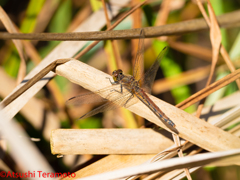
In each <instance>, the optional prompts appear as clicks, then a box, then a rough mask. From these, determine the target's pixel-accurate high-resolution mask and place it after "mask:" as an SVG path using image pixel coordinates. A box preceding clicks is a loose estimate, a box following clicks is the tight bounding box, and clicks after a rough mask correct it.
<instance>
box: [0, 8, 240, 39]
mask: <svg viewBox="0 0 240 180" xmlns="http://www.w3.org/2000/svg"><path fill="white" fill-rule="evenodd" d="M217 20H218V22H219V25H220V27H222V28H230V27H239V26H240V10H238V11H234V12H231V13H226V14H224V15H220V16H218V17H217ZM208 28H209V27H208V25H207V24H206V21H205V20H204V19H202V18H200V19H194V20H188V21H183V22H179V23H174V24H168V25H164V26H159V27H147V28H144V32H145V34H146V38H153V37H159V36H163V35H166V36H170V35H182V34H186V33H190V32H196V31H201V30H207V29H208ZM139 32H140V30H139V29H137V30H135V29H127V30H116V31H110V32H106V31H101V32H99V31H97V32H96V31H95V32H75V33H30V34H27V33H26V34H21V33H4V32H3V33H0V39H26V40H42V41H94V40H96V41H97V40H111V39H137V38H139Z"/></svg>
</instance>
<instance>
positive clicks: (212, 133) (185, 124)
mask: <svg viewBox="0 0 240 180" xmlns="http://www.w3.org/2000/svg"><path fill="white" fill-rule="evenodd" d="M236 72H238V71H236ZM239 72H240V70H239ZM56 73H57V74H59V75H61V76H64V77H66V78H67V79H69V80H70V81H72V82H73V83H76V84H79V85H81V86H82V87H84V88H86V89H89V90H91V91H96V90H99V89H102V88H104V87H107V86H109V81H108V79H106V77H110V76H109V75H107V74H105V73H103V72H101V71H99V70H96V69H94V68H92V67H90V66H88V65H86V64H83V63H81V62H79V61H69V62H67V63H65V64H63V65H60V66H58V67H57V68H56ZM149 96H150V95H149ZM150 98H151V99H152V100H153V101H154V102H155V103H156V105H157V106H158V107H159V108H161V109H162V111H163V112H165V114H166V115H167V116H168V117H169V118H170V119H171V120H172V121H173V122H174V123H175V124H176V128H177V129H178V130H179V132H180V137H182V138H184V139H187V140H189V141H190V142H192V143H194V144H196V145H198V146H200V147H202V148H204V149H207V150H210V151H219V150H226V149H235V148H238V147H240V142H239V140H238V138H237V137H235V136H233V135H230V134H229V133H226V132H224V131H222V130H220V129H218V128H216V127H214V126H213V125H210V124H209V123H207V122H205V121H200V120H199V119H198V118H196V117H194V116H192V115H190V114H188V113H186V112H184V111H182V110H180V109H178V108H176V107H174V106H172V105H169V104H167V103H165V102H163V101H161V100H159V99H157V98H155V97H153V96H150ZM128 109H129V110H130V111H132V112H134V113H136V114H138V115H140V116H142V117H144V118H146V119H148V120H149V121H151V122H153V123H155V124H157V125H158V126H161V127H163V128H165V129H167V127H166V126H165V125H164V124H163V123H162V122H161V121H159V119H158V118H157V117H156V116H155V115H154V114H152V112H151V111H150V110H149V109H148V108H146V107H145V105H144V104H142V103H141V102H139V103H136V104H134V105H132V106H131V107H129V108H128ZM143 109H144V111H143Z"/></svg>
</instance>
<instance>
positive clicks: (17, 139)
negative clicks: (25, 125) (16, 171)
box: [0, 109, 53, 175]
mask: <svg viewBox="0 0 240 180" xmlns="http://www.w3.org/2000/svg"><path fill="white" fill-rule="evenodd" d="M0 119H1V121H0V126H1V135H2V137H4V139H6V140H7V142H8V143H9V144H8V145H9V146H10V149H9V151H10V152H9V153H10V154H11V156H12V157H13V158H14V160H15V162H16V164H17V165H18V166H19V168H21V169H20V170H21V171H22V172H28V171H31V172H33V171H36V170H39V169H41V170H42V171H45V172H53V169H52V168H51V166H50V165H49V164H48V163H47V162H46V159H45V158H44V157H43V156H42V154H41V153H40V152H39V151H38V149H37V148H36V146H35V144H33V143H32V142H30V141H29V137H28V135H27V134H26V133H25V131H24V130H23V129H22V127H21V126H19V125H18V124H17V123H16V122H15V121H9V118H8V117H7V116H6V115H5V114H4V112H3V111H2V109H0ZM19 147H21V148H19ZM16 149H17V151H16ZM2 172H4V171H2ZM5 175H6V174H5Z"/></svg>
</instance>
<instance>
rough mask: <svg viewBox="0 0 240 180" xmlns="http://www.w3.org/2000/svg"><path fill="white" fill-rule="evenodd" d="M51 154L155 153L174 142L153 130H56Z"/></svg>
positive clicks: (52, 140) (52, 137) (52, 136)
mask: <svg viewBox="0 0 240 180" xmlns="http://www.w3.org/2000/svg"><path fill="white" fill-rule="evenodd" d="M50 143H51V152H52V154H62V155H67V154H156V153H158V152H159V151H163V150H164V149H166V148H167V147H169V146H171V145H173V142H172V141H171V140H170V139H168V138H166V137H165V136H163V135H161V134H160V133H157V132H155V131H153V130H152V129H57V130H53V131H52V135H51V139H50Z"/></svg>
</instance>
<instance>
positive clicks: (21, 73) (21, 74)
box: [0, 7, 26, 84]
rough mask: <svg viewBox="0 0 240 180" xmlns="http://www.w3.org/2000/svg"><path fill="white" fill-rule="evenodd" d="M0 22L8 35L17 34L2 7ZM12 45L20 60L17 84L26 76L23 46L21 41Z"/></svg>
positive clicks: (0, 8) (14, 41)
mask: <svg viewBox="0 0 240 180" xmlns="http://www.w3.org/2000/svg"><path fill="white" fill-rule="evenodd" d="M0 21H1V22H2V23H3V25H4V26H5V27H6V29H7V31H8V32H10V33H17V32H18V30H17V29H16V27H15V25H14V24H13V23H12V21H11V19H10V18H9V17H8V15H7V14H6V12H5V11H4V10H3V8H2V7H0ZM13 43H14V45H15V46H16V49H17V51H18V53H19V56H20V60H21V62H20V67H19V71H18V76H17V84H19V83H20V82H21V81H22V80H23V78H24V76H25V75H26V62H25V58H24V51H23V45H22V43H21V41H20V40H13Z"/></svg>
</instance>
